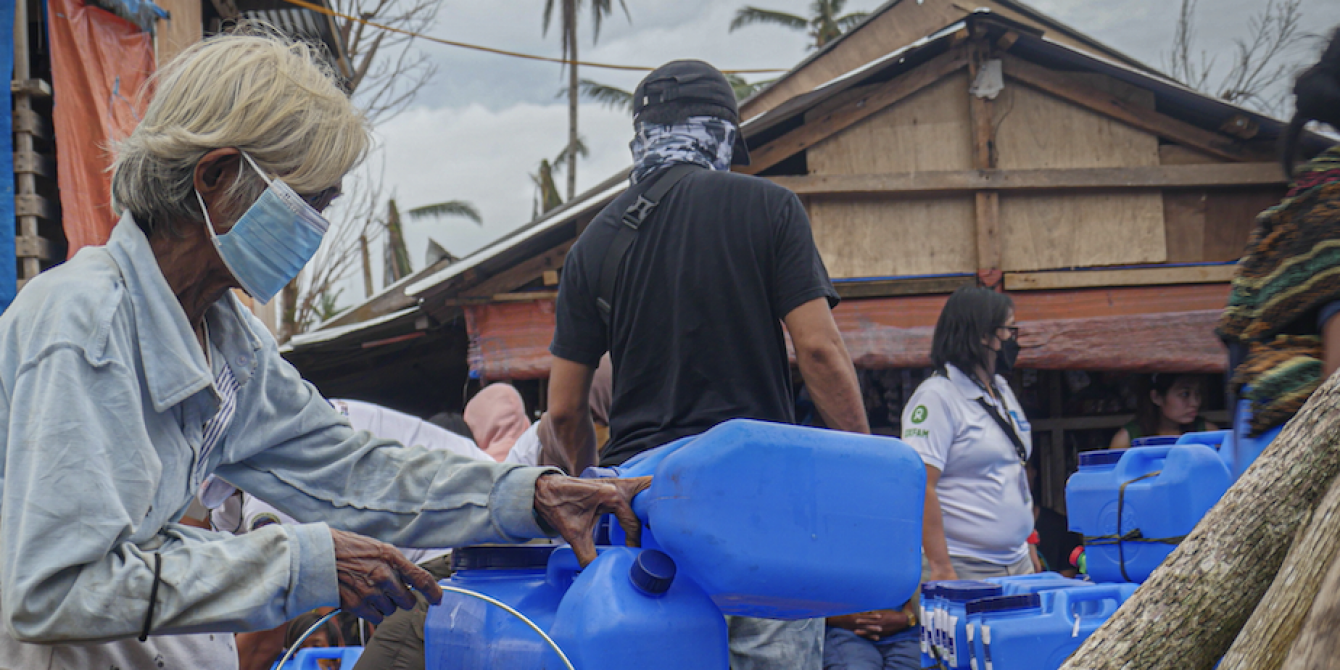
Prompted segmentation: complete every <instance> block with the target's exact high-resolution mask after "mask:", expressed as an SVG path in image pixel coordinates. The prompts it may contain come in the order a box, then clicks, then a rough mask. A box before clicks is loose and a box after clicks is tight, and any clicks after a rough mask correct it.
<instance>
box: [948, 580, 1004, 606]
mask: <svg viewBox="0 0 1340 670" xmlns="http://www.w3.org/2000/svg"><path fill="white" fill-rule="evenodd" d="M1002 590H1003V589H1002V588H1001V586H1000V584H992V583H991V582H979V581H975V580H967V579H965V580H959V581H953V582H940V590H939V594H940V596H942V597H944V598H945V599H946V600H952V601H954V602H956V603H966V602H969V601H972V600H977V599H979V598H990V597H992V596H998V595H1000V594H1001V593H1002Z"/></svg>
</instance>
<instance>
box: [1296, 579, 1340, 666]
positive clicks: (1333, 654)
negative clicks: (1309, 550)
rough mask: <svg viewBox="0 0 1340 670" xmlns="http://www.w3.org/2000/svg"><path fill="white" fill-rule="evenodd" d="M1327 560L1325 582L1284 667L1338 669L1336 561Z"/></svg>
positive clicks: (1338, 581)
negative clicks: (1328, 565)
mask: <svg viewBox="0 0 1340 670" xmlns="http://www.w3.org/2000/svg"><path fill="white" fill-rule="evenodd" d="M1319 562H1325V561H1319ZM1329 563H1330V568H1331V569H1330V570H1329V571H1328V572H1327V573H1326V581H1325V582H1323V583H1322V586H1321V592H1320V593H1318V594H1317V600H1316V602H1315V603H1313V605H1312V611H1311V612H1310V613H1309V614H1308V617H1307V622H1306V623H1304V624H1303V632H1302V633H1300V634H1299V635H1298V639H1297V640H1295V641H1294V644H1293V647H1292V648H1291V649H1290V650H1289V658H1288V660H1286V661H1285V662H1284V670H1332V669H1334V668H1340V635H1336V634H1335V631H1336V629H1337V628H1340V561H1335V560H1332V561H1329Z"/></svg>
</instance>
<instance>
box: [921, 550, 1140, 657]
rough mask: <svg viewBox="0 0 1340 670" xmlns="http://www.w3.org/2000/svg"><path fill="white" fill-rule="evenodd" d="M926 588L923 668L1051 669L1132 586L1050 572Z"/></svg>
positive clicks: (934, 584) (931, 584)
mask: <svg viewBox="0 0 1340 670" xmlns="http://www.w3.org/2000/svg"><path fill="white" fill-rule="evenodd" d="M921 593H922V659H921V660H922V666H923V667H938V665H937V664H943V666H944V667H945V668H948V669H951V670H953V669H960V668H963V669H969V670H986V668H991V669H992V670H1054V669H1055V668H1059V667H1061V664H1062V663H1063V662H1064V661H1065V659H1066V657H1067V656H1069V655H1070V654H1071V653H1072V652H1073V651H1074V650H1075V649H1077V648H1079V645H1080V644H1081V643H1083V641H1084V640H1085V639H1086V638H1087V637H1088V636H1089V634H1090V633H1092V632H1093V631H1094V630H1097V628H1098V626H1100V625H1102V623H1103V622H1105V621H1107V619H1108V618H1110V617H1111V616H1112V614H1114V613H1115V612H1116V611H1117V608H1119V607H1120V606H1121V604H1122V603H1124V602H1126V599H1127V598H1130V596H1131V595H1132V594H1133V593H1135V586H1134V585H1111V584H1109V585H1104V584H1095V583H1093V582H1087V581H1083V580H1079V579H1069V578H1066V577H1063V576H1061V575H1060V574H1057V573H1055V572H1045V573H1040V574H1036V575H1022V576H1018V577H998V578H992V579H988V580H986V581H947V582H928V583H926V584H924V585H923V586H922V590H921ZM1062 594H1064V595H1062ZM987 661H990V663H991V664H990V665H986V663H987Z"/></svg>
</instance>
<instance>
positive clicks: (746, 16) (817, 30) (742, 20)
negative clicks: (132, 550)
mask: <svg viewBox="0 0 1340 670" xmlns="http://www.w3.org/2000/svg"><path fill="white" fill-rule="evenodd" d="M846 5H847V0H814V2H812V3H810V17H809V18H805V17H803V16H797V15H795V14H788V13H786V12H779V11H776V10H772V9H761V8H758V7H750V6H747V5H746V6H744V7H741V8H740V9H739V10H738V11H736V12H735V18H734V19H732V20H731V22H730V29H731V32H734V31H735V30H738V29H740V28H743V27H745V26H749V25H754V24H756V23H762V24H771V25H775V26H782V27H783V28H790V29H791V30H806V31H808V32H809V35H810V38H811V39H813V40H814V42H813V43H812V44H811V45H810V48H811V49H822V48H823V47H824V45H826V44H828V43H829V42H832V41H833V40H835V39H837V38H839V37H841V36H842V34H843V33H845V32H847V31H848V30H851V29H852V28H855V27H856V25H857V24H859V23H860V22H861V21H864V20H865V17H866V15H867V14H866V12H851V13H848V14H843V13H842V8H843V7H845V6H846Z"/></svg>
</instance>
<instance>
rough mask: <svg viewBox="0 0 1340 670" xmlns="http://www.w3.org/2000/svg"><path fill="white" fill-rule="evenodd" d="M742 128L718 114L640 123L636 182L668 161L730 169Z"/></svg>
mask: <svg viewBox="0 0 1340 670" xmlns="http://www.w3.org/2000/svg"><path fill="white" fill-rule="evenodd" d="M739 132H740V131H739V129H738V128H736V127H735V124H734V123H731V122H730V121H727V120H725V119H720V118H717V117H715V116H691V117H689V118H688V119H686V120H685V121H684V122H683V123H675V124H670V125H661V124H656V123H638V124H637V136H636V137H634V138H633V142H632V143H631V144H630V145H629V147H630V148H631V149H632V150H633V175H632V181H633V183H634V184H636V183H638V182H639V181H642V180H643V179H644V178H646V176H647V175H649V174H651V173H652V172H655V171H656V169H657V168H659V167H661V166H663V165H666V164H668V163H693V164H695V165H701V166H703V167H705V168H708V169H712V170H729V169H730V159H731V149H732V148H733V147H734V146H735V136H736V134H738V133H739Z"/></svg>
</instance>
